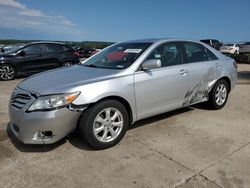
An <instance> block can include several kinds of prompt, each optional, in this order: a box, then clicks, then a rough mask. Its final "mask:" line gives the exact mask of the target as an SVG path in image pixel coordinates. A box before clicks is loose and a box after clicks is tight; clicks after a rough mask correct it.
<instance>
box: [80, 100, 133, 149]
mask: <svg viewBox="0 0 250 188" xmlns="http://www.w3.org/2000/svg"><path fill="white" fill-rule="evenodd" d="M128 123H129V116H128V112H127V110H126V108H125V107H124V105H123V104H121V103H120V102H118V101H116V100H105V101H102V102H100V103H97V104H96V105H94V106H92V107H90V108H89V109H87V110H86V111H85V112H84V113H83V115H82V116H81V118H80V124H79V130H80V134H81V135H82V137H83V138H84V139H85V140H86V141H87V142H88V144H89V145H90V146H91V147H92V148H94V149H105V148H109V147H112V146H114V145H116V144H117V143H119V142H120V140H121V139H122V138H123V137H124V135H125V133H126V130H127V128H128Z"/></svg>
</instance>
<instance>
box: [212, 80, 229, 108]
mask: <svg viewBox="0 0 250 188" xmlns="http://www.w3.org/2000/svg"><path fill="white" fill-rule="evenodd" d="M226 98H227V87H226V86H225V85H224V84H220V85H218V87H217V88H216V92H215V101H216V104H217V105H219V106H221V105H223V104H224V102H225V101H226Z"/></svg>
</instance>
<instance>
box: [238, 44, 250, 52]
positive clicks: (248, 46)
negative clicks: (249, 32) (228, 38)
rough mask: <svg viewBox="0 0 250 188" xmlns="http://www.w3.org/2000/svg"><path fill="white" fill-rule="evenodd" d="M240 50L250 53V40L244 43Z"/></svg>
mask: <svg viewBox="0 0 250 188" xmlns="http://www.w3.org/2000/svg"><path fill="white" fill-rule="evenodd" d="M239 52H240V53H250V42H245V43H244V44H241V45H240V49H239Z"/></svg>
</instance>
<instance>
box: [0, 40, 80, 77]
mask: <svg viewBox="0 0 250 188" xmlns="http://www.w3.org/2000/svg"><path fill="white" fill-rule="evenodd" d="M77 63H79V57H78V56H77V55H76V54H75V53H74V50H73V48H71V47H70V46H68V45H65V44H63V43H56V42H36V43H31V44H28V45H26V46H23V47H19V48H14V49H12V50H9V51H7V52H5V53H4V54H0V80H11V79H14V78H15V77H16V76H17V75H31V74H34V73H38V72H42V71H46V70H49V69H54V68H58V67H66V66H71V65H74V64H77Z"/></svg>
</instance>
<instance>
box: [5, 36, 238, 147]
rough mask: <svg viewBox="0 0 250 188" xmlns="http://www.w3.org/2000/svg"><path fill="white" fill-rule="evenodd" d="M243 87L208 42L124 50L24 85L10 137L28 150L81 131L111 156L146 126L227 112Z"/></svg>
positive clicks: (117, 47) (167, 42) (129, 45)
mask: <svg viewBox="0 0 250 188" xmlns="http://www.w3.org/2000/svg"><path fill="white" fill-rule="evenodd" d="M236 82H237V65H236V63H235V61H234V60H233V59H231V58H230V57H226V56H224V55H222V54H221V53H219V52H218V51H217V50H215V49H213V48H212V47H209V46H207V45H206V46H205V45H204V44H203V43H201V42H196V41H192V40H179V39H145V40H134V41H128V42H124V43H117V44H114V45H112V46H110V47H108V48H106V49H104V50H102V51H101V52H99V53H98V54H96V55H94V56H92V57H90V58H89V59H87V60H86V61H85V62H84V64H81V65H77V66H73V67H69V68H68V69H57V70H54V71H49V72H46V73H43V74H38V75H35V76H33V77H30V78H28V79H26V80H24V81H22V82H20V83H19V84H18V85H17V87H16V88H15V89H14V91H13V93H12V95H11V99H10V103H9V116H10V121H11V123H10V130H11V131H12V132H13V133H14V135H15V136H16V137H17V138H18V139H19V140H20V141H22V142H24V143H26V144H50V143H54V142H57V141H58V140H60V139H62V138H63V137H65V136H66V135H67V134H69V133H70V132H72V131H74V130H75V129H77V130H78V131H79V132H80V134H81V135H82V137H83V138H84V139H85V140H86V141H87V142H88V143H89V145H90V146H92V147H93V148H95V149H105V148H108V147H111V146H114V145H115V144H117V143H118V142H120V140H121V139H122V138H123V136H124V135H125V133H126V130H127V129H128V127H129V125H130V124H133V123H134V122H136V121H138V120H140V119H144V118H147V117H150V116H154V115H157V114H161V113H164V112H167V111H171V110H175V109H178V108H182V107H186V106H190V105H193V104H196V103H200V102H208V104H209V105H210V106H211V108H213V109H215V110H218V109H221V108H223V107H224V106H225V104H226V102H227V99H228V95H229V93H230V91H231V90H232V89H233V88H234V86H235V84H236Z"/></svg>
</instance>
